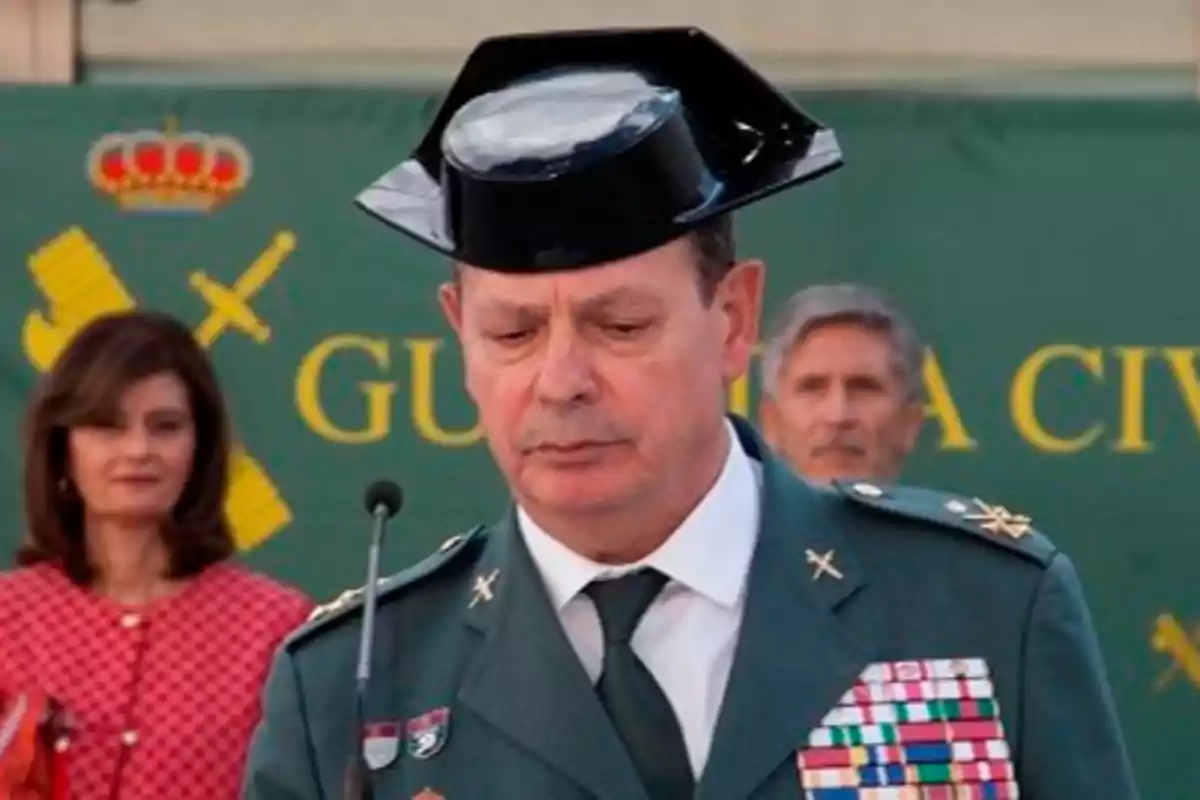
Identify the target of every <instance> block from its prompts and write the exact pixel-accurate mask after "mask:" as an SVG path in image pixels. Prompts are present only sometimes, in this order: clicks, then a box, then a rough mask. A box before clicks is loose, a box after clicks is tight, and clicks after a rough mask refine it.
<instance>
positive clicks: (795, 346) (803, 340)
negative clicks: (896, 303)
mask: <svg viewBox="0 0 1200 800" xmlns="http://www.w3.org/2000/svg"><path fill="white" fill-rule="evenodd" d="M788 355H789V359H788V360H789V362H791V364H792V365H794V366H800V365H802V364H815V363H817V362H821V363H822V364H823V365H825V366H833V367H838V366H840V367H844V368H850V367H853V368H854V369H855V370H857V369H859V368H861V365H862V363H863V362H864V361H881V363H882V362H883V360H885V359H890V357H891V355H892V343H891V339H890V337H889V334H888V331H887V330H885V329H882V328H880V327H879V326H876V325H870V324H867V323H865V322H863V321H860V320H850V319H839V320H830V321H828V322H822V323H818V324H814V325H813V326H812V327H810V328H808V329H807V330H805V331H802V332H801V333H800V334H799V335H798V336H797V337H796V339H795V341H794V342H793V343H792V346H791V348H790V351H789V353H788ZM826 362H828V363H826Z"/></svg>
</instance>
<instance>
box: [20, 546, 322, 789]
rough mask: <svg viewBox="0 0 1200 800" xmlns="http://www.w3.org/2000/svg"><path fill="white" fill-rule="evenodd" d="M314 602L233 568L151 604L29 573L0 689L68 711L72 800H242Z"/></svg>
mask: <svg viewBox="0 0 1200 800" xmlns="http://www.w3.org/2000/svg"><path fill="white" fill-rule="evenodd" d="M311 608H312V603H311V602H310V601H309V600H308V599H307V598H305V597H304V596H303V595H302V594H300V593H299V592H297V591H295V590H293V589H291V588H288V587H285V586H282V585H280V584H278V583H275V582H273V581H271V580H270V579H268V578H266V577H264V576H262V575H258V574H256V573H253V572H251V571H249V570H247V569H245V568H243V567H240V566H236V565H234V564H229V563H225V564H219V565H216V566H213V567H210V568H209V569H207V570H205V572H203V573H202V574H201V575H199V576H198V577H196V578H195V579H194V580H192V582H191V583H190V584H188V586H187V587H186V588H185V589H183V591H181V592H179V593H178V594H176V595H174V596H172V597H169V598H166V599H164V600H161V601H158V602H156V603H154V604H151V605H147V606H141V607H137V608H127V607H123V606H120V605H118V604H116V603H113V602H111V601H109V600H107V599H106V598H103V597H100V596H97V595H95V594H92V593H90V592H88V591H86V590H84V589H81V588H79V587H77V586H75V585H74V584H73V583H71V581H70V580H69V579H68V578H67V576H66V575H65V574H64V573H63V572H61V571H59V570H58V569H56V568H54V567H51V566H48V565H42V566H37V567H32V568H29V569H19V570H15V571H13V572H8V573H5V574H3V575H0V676H2V677H0V682H2V683H3V684H4V686H5V688H9V689H19V688H21V687H31V688H32V687H36V688H37V689H40V690H41V691H42V692H44V693H46V694H48V695H50V696H51V697H54V698H56V699H58V700H59V701H60V702H61V703H62V704H63V705H64V706H65V708H66V710H67V713H68V715H69V716H70V719H71V723H72V725H73V726H74V729H75V733H74V734H73V740H72V742H71V744H70V746H69V749H68V758H69V764H70V767H69V774H70V788H71V800H166V799H167V798H170V800H236V798H237V796H238V793H239V789H240V785H241V778H242V771H243V767H244V761H245V755H246V747H247V745H248V743H249V738H250V734H251V732H252V731H253V728H254V726H255V724H256V723H257V722H258V718H259V713H260V708H259V697H260V693H261V691H262V686H263V682H264V680H265V679H266V674H267V670H268V669H269V668H270V663H271V659H272V656H273V653H274V650H275V647H276V646H277V645H278V644H279V642H280V641H281V640H282V639H283V637H284V636H286V635H287V634H288V633H289V632H290V631H291V630H293V629H294V628H296V627H297V626H298V625H300V624H301V623H302V622H303V621H304V619H305V617H306V616H307V615H308V613H309V611H310V610H311Z"/></svg>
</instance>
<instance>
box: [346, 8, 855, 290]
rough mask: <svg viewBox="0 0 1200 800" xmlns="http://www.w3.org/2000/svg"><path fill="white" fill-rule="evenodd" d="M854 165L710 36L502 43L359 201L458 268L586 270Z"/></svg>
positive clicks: (585, 36) (567, 34) (576, 34)
mask: <svg viewBox="0 0 1200 800" xmlns="http://www.w3.org/2000/svg"><path fill="white" fill-rule="evenodd" d="M841 164H842V153H841V149H840V148H839V146H838V143H837V139H836V137H835V135H834V133H833V131H832V130H830V129H829V128H826V127H824V126H823V125H821V124H820V123H819V122H817V121H816V120H814V119H813V118H812V117H810V116H808V115H807V114H806V113H805V112H804V111H803V110H801V109H800V108H798V107H797V106H796V105H795V104H793V103H792V102H791V101H790V100H789V99H788V98H787V97H786V96H784V95H783V94H782V93H781V92H779V91H778V90H776V89H775V88H774V87H773V86H771V84H770V83H768V82H767V81H766V80H765V79H764V78H763V77H762V76H761V75H759V74H758V73H757V72H756V71H755V70H754V69H753V68H751V67H750V66H749V65H748V64H747V63H746V62H744V61H743V60H742V59H740V58H739V57H738V56H737V55H735V54H734V53H732V52H731V51H730V50H728V49H727V48H725V47H724V46H723V45H722V44H721V43H720V42H718V41H717V40H716V39H714V38H713V37H711V36H709V35H708V34H707V33H705V32H704V31H702V30H699V29H696V28H643V29H636V28H635V29H624V30H607V29H604V30H583V31H556V32H547V33H528V34H515V35H505V36H498V37H495V38H491V39H487V40H485V41H483V42H482V43H480V44H479V45H478V46H477V47H476V48H475V50H474V51H473V52H472V53H471V54H470V56H469V57H468V58H467V61H466V63H465V64H464V66H463V68H462V71H461V72H460V73H459V75H458V77H457V79H456V80H455V82H454V84H453V85H452V87H451V89H450V91H449V93H448V94H447V95H446V97H445V99H444V101H443V103H442V106H441V108H440V110H439V111H438V114H437V116H436V118H435V119H434V121H433V123H432V125H431V126H430V128H429V130H428V132H427V133H426V134H425V137H424V138H423V139H422V141H421V142H420V144H418V145H417V147H416V149H415V151H414V152H413V153H412V155H411V156H410V157H409V158H408V159H407V160H405V161H404V162H402V163H401V164H399V165H398V166H396V167H395V168H394V169H392V170H391V171H389V172H388V173H386V174H385V175H383V177H381V178H379V180H377V181H376V182H375V183H374V184H372V185H371V186H369V187H368V188H367V189H365V190H364V191H363V192H362V193H361V194H360V195H359V196H358V198H357V201H356V202H357V204H358V205H359V206H360V207H361V208H363V209H364V210H366V211H367V212H369V213H370V214H372V215H374V216H375V217H377V218H379V219H380V220H382V221H384V222H385V223H387V224H388V225H390V226H392V227H394V228H396V229H397V230H399V231H401V232H403V233H405V234H407V235H408V236H411V237H412V238H414V239H416V240H417V241H418V242H420V243H422V244H424V245H426V246H428V247H430V248H432V249H433V250H435V251H438V252H440V253H443V254H445V255H447V256H449V257H451V258H452V259H454V260H455V261H459V262H463V263H466V264H469V265H472V266H475V267H480V268H483V269H490V270H497V271H503V272H545V271H556V270H567V269H578V268H584V267H589V266H593V265H596V264H601V263H605V262H609V261H615V260H619V259H622V258H627V257H629V256H632V255H635V254H637V253H640V252H644V251H646V250H651V249H653V248H655V247H658V246H660V245H663V244H666V243H667V242H669V241H672V240H673V239H676V238H678V237H680V236H683V235H685V234H686V233H688V232H689V231H691V230H692V229H694V228H695V227H696V226H697V225H699V224H700V223H702V222H704V221H705V220H707V219H711V218H712V217H714V216H717V215H720V214H725V213H727V212H730V211H733V210H734V209H737V208H740V207H742V206H745V205H747V204H749V203H752V202H754V201H756V200H759V199H762V198H764V197H767V196H769V195H771V194H774V193H776V192H779V191H781V190H783V189H786V188H788V187H791V186H794V185H797V184H800V183H803V182H805V181H810V180H812V179H814V178H817V177H819V176H821V175H824V174H826V173H828V172H830V171H832V170H834V169H836V168H837V167H839V166H841Z"/></svg>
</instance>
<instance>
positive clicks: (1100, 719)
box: [243, 419, 1139, 800]
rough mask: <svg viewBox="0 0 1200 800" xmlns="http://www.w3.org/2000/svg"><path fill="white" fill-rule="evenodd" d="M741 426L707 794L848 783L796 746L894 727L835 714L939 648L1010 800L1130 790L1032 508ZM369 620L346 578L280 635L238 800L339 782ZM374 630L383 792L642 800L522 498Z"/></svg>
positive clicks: (400, 577) (399, 587)
mask: <svg viewBox="0 0 1200 800" xmlns="http://www.w3.org/2000/svg"><path fill="white" fill-rule="evenodd" d="M735 423H736V426H737V429H738V434H739V437H740V438H741V439H742V446H743V447H744V448H745V449H746V450H747V452H748V453H750V455H751V456H753V457H754V458H756V459H758V460H759V461H761V462H762V465H763V500H762V503H763V506H762V522H761V530H760V535H759V540H758V544H757V549H756V551H755V555H754V558H753V562H752V565H751V572H750V577H749V582H748V589H747V596H746V602H745V617H744V619H743V622H742V629H741V633H740V640H739V643H738V649H737V653H736V656H735V660H734V664H733V669H732V673H731V675H730V679H729V685H728V688H727V690H726V694H725V698H724V702H723V705H722V708H721V712H720V717H719V721H718V724H717V727H716V731H715V732H714V737H713V743H712V749H711V752H710V756H709V759H708V762H707V765H706V767H705V770H704V773H703V775H702V776H701V779H700V781H699V785H698V790H697V793H696V797H697V798H699V800H742V799H743V798H746V799H747V800H748V799H750V798H753V800H784V798H789V799H791V798H798V797H806V796H807V797H814V798H820V797H826V796H828V797H845V796H847V795H845V794H843V795H831V794H822V793H820V790H819V788H818V787H817V785H816V784H820V783H824V784H826V785H830V784H831V783H833V784H836V783H839V782H841V783H843V784H845V783H847V782H848V781H853V774H852V773H850V772H849V771H847V770H842V772H841V773H836V774H833V777H829V776H826V777H825V778H821V777H819V776H818V775H816V774H815V773H810V774H809V775H807V776H802V773H801V770H800V767H798V759H797V752H798V751H799V750H803V749H804V748H806V747H807V746H808V745H809V742H810V734H811V733H812V732H813V731H814V730H815V729H818V728H821V729H823V730H824V733H821V734H818V735H825V736H834V737H841V738H843V739H848V740H849V741H850V743H851V744H853V743H854V742H855V741H856V740H857V739H862V740H865V741H866V742H867V743H868V744H869V743H871V742H873V741H877V739H872V738H871V737H872V736H875V737H878V736H880V735H883V736H888V735H889V734H888V733H887V732H888V731H889V730H890V731H892V732H893V734H895V732H896V731H897V730H900V731H901V732H900V734H899V736H900V738H901V739H904V737H905V734H904V733H903V730H902V729H898V728H896V727H895V726H886V725H885V726H883V727H875V728H873V729H872V728H866V729H864V728H853V727H849V728H846V727H842V728H837V729H833V728H834V727H835V726H832V725H830V724H827V723H829V721H828V720H826V719H825V717H826V714H827V713H828V712H830V711H831V709H833V708H834V707H835V706H838V705H839V703H840V702H843V699H842V698H843V695H845V694H846V693H847V691H848V690H850V689H851V687H852V686H853V685H855V683H856V681H857V680H858V679H859V676H860V675H865V673H864V670H865V669H866V668H867V667H868V666H869V665H872V664H877V663H880V662H896V661H910V660H915V661H928V660H932V659H975V660H976V661H975V662H974V663H976V664H978V663H980V661H978V660H982V663H984V664H986V667H987V671H988V675H989V679H990V682H991V687H992V688H994V698H995V700H996V705H997V706H998V709H999V712H998V713H999V717H1000V723H1001V724H1002V726H1003V734H1002V736H1003V738H1004V739H1005V740H1006V741H1007V743H1008V745H1009V748H1008V749H1009V750H1010V752H1011V763H1012V765H1013V770H1014V773H1015V775H1014V776H1013V777H1014V778H1015V781H1016V782H1017V783H1018V784H1019V787H1020V797H1021V798H1022V800H1085V799H1086V800H1136V798H1138V796H1139V795H1138V791H1137V788H1136V787H1135V783H1134V778H1133V774H1132V770H1131V768H1130V763H1129V759H1128V756H1127V753H1126V748H1125V744H1124V741H1123V738H1122V734H1121V729H1120V725H1119V723H1118V720H1117V715H1116V712H1115V709H1114V704H1113V698H1112V694H1111V690H1110V688H1109V685H1108V681H1107V678H1106V675H1105V670H1104V667H1103V664H1102V662H1101V655H1100V651H1099V649H1098V647H1097V642H1096V637H1095V633H1094V631H1093V627H1092V622H1091V619H1090V617H1089V612H1088V609H1087V606H1086V603H1085V600H1084V596H1083V593H1082V590H1081V587H1080V583H1079V580H1078V578H1077V577H1076V574H1075V571H1074V569H1073V568H1072V566H1071V562H1070V561H1069V560H1068V559H1067V557H1066V556H1065V555H1063V554H1062V553H1060V552H1058V551H1057V550H1055V548H1054V545H1053V544H1051V542H1050V541H1049V540H1048V539H1047V538H1046V537H1044V536H1043V535H1041V534H1040V533H1037V532H1036V531H1032V530H1031V529H1028V525H1027V524H1025V523H1027V522H1028V520H1025V521H1024V522H1022V520H1021V519H1014V517H1013V515H1011V514H1009V513H1008V512H1006V511H1005V510H1004V509H1002V508H998V507H992V506H987V505H985V504H982V503H980V502H979V501H977V500H974V499H972V498H960V497H955V496H952V495H948V494H943V493H938V492H933V491H928V490H923V489H912V488H900V487H876V486H873V485H870V484H866V483H849V484H838V485H837V486H836V488H835V491H824V490H818V489H814V488H811V487H809V486H806V485H805V484H804V483H803V482H802V481H800V480H798V479H797V478H796V477H795V476H794V475H793V473H791V471H790V470H789V469H788V468H787V467H786V466H785V465H783V464H782V463H781V462H780V461H777V460H776V459H775V458H773V457H772V456H771V455H770V454H769V453H768V452H767V449H766V447H765V445H764V444H763V443H762V441H761V440H760V439H759V438H758V436H757V435H756V434H755V433H754V431H753V429H752V428H750V427H749V425H747V424H746V423H744V422H743V421H741V420H736V419H735ZM1027 529H1028V532H1027ZM823 565H824V566H823ZM361 621H362V607H361V603H360V602H359V601H358V600H357V599H351V600H349V601H347V602H345V603H343V604H341V607H340V608H335V609H333V610H331V611H329V612H328V613H327V614H326V615H324V616H323V617H318V618H317V619H315V620H313V621H312V622H310V623H309V624H308V625H307V626H305V627H304V628H302V629H301V630H299V631H297V632H296V633H295V634H294V635H293V636H291V637H290V639H289V640H288V641H287V642H286V643H285V644H284V645H283V646H282V647H281V649H280V651H279V653H278V656H277V659H276V662H275V664H274V666H273V668H272V671H271V675H270V678H269V680H268V684H267V686H266V689H265V693H264V717H263V720H262V723H261V724H260V726H259V728H258V730H257V732H256V733H255V735H254V738H253V741H252V744H251V747H250V753H249V757H248V763H247V770H246V778H245V785H244V791H243V798H245V800H318V799H320V800H341V799H342V798H343V797H344V794H343V791H344V790H343V776H344V774H345V771H346V767H347V762H348V758H349V756H350V754H351V753H352V752H353V748H354V747H355V746H356V742H359V741H361V739H362V737H361V736H360V735H359V734H358V727H359V726H358V722H357V717H356V700H355V690H354V686H355V682H354V676H355V667H356V662H357V654H358V641H359V632H360V630H361ZM376 635H377V638H376V646H375V655H374V660H373V677H372V683H371V687H370V693H369V695H368V697H367V698H366V701H365V708H364V712H363V717H364V719H365V721H366V723H367V724H368V726H370V727H371V731H372V737H371V738H370V740H369V741H368V743H367V745H366V747H367V751H368V752H369V753H370V754H371V758H372V760H373V761H374V762H375V763H376V764H378V765H380V766H379V767H378V768H377V769H374V770H372V771H371V772H370V773H369V774H370V776H371V779H372V780H373V782H374V787H375V798H376V800H410V799H411V798H417V800H441V798H445V800H485V799H486V800H491V799H492V798H495V800H526V799H528V800H589V799H591V798H595V799H597V800H653V798H646V795H645V793H644V791H643V790H642V789H641V787H640V786H639V784H638V781H637V778H636V776H635V773H634V770H633V767H632V765H631V763H630V761H629V759H628V758H627V756H626V755H625V753H624V751H623V749H622V746H621V744H620V742H619V741H618V739H617V737H616V734H615V733H614V732H613V729H612V727H611V726H610V725H609V723H608V721H607V718H606V717H605V713H604V710H603V709H602V707H601V706H600V703H599V701H598V700H597V699H596V697H595V695H594V693H593V689H592V686H591V684H590V682H589V680H588V678H587V676H586V674H585V672H584V669H583V667H582V666H581V664H580V662H579V660H578V658H577V657H576V655H575V652H574V651H573V649H572V648H571V645H570V643H569V642H568V640H567V638H566V636H565V634H564V632H563V629H562V627H561V625H560V623H559V621H558V619H557V617H556V615H555V614H554V611H553V609H552V607H551V605H550V602H549V600H548V598H547V595H546V593H545V589H544V588H543V584H542V582H541V580H540V577H539V576H538V575H537V573H536V571H535V568H534V565H533V563H532V560H531V558H530V556H529V554H528V552H527V551H526V548H525V546H524V544H523V541H522V539H521V537H520V534H519V531H518V530H517V526H516V522H515V519H514V517H513V516H512V515H511V514H510V515H509V516H508V518H506V519H505V520H504V521H502V522H500V523H497V524H495V525H493V526H490V527H486V528H484V527H480V528H478V529H476V530H473V531H471V532H470V533H468V534H466V535H464V536H460V537H456V538H454V539H452V540H450V541H448V542H447V543H446V544H445V545H443V547H442V548H441V549H440V550H439V551H438V552H437V553H436V554H434V555H433V556H431V557H430V558H428V559H426V560H425V561H423V562H422V563H420V564H417V565H416V566H414V567H412V568H410V569H408V570H406V571H404V572H401V573H399V574H397V575H394V576H392V577H390V578H388V579H387V580H385V581H384V582H383V586H382V588H381V595H380V600H379V607H378V616H377V634H376ZM943 663H945V662H943ZM879 669H880V668H879V667H876V668H874V670H875V671H876V673H877V672H878V670H879ZM883 669H885V670H886V669H887V668H886V667H885V668H883ZM926 685H929V684H928V682H927V683H926ZM985 685H986V682H985ZM917 686H918V688H919V686H920V685H919V684H917ZM917 701H918V703H919V702H920V697H918V698H917ZM951 706H953V704H948V705H946V706H944V707H943V708H950V707H951ZM955 707H957V706H955ZM845 713H847V712H845V710H843V717H842V719H841V723H846V722H847V720H846V719H845V717H844V714H845ZM849 713H856V712H854V711H853V710H851V711H850V712H849ZM950 716H951V717H953V713H951V715H950ZM927 727H928V726H927ZM947 729H949V728H947ZM884 741H887V739H884ZM393 756H394V757H393ZM1001 760H1002V759H1001ZM1001 766H1003V765H1001ZM848 774H849V775H851V777H849V778H847V777H846V776H847V775H848ZM838 775H840V776H841V777H838ZM967 777H968V778H969V777H970V776H967ZM910 779H911V778H910ZM927 780H936V779H932V778H927ZM806 790H807V791H809V792H813V791H817V793H816V794H807V795H806V794H805V791H806ZM848 796H851V797H853V796H857V795H854V794H850V795H848ZM889 796H891V797H895V796H896V795H889ZM939 796H940V795H939ZM956 796H958V797H966V796H967V795H956ZM972 796H976V797H985V798H986V797H993V796H994V797H997V798H1006V797H1012V796H1013V795H1011V794H1004V793H998V794H995V795H993V794H979V795H972Z"/></svg>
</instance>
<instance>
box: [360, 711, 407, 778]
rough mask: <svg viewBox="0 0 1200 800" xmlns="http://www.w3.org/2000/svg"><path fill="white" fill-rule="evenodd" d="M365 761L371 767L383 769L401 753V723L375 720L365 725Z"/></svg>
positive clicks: (363, 741)
mask: <svg viewBox="0 0 1200 800" xmlns="http://www.w3.org/2000/svg"><path fill="white" fill-rule="evenodd" d="M362 753H363V761H365V762H367V766H368V767H370V768H371V769H383V768H384V767H386V766H388V765H389V764H391V763H392V762H393V761H395V760H396V756H397V755H399V754H400V723H398V722H373V723H370V724H368V725H364V726H363V731H362Z"/></svg>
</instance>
